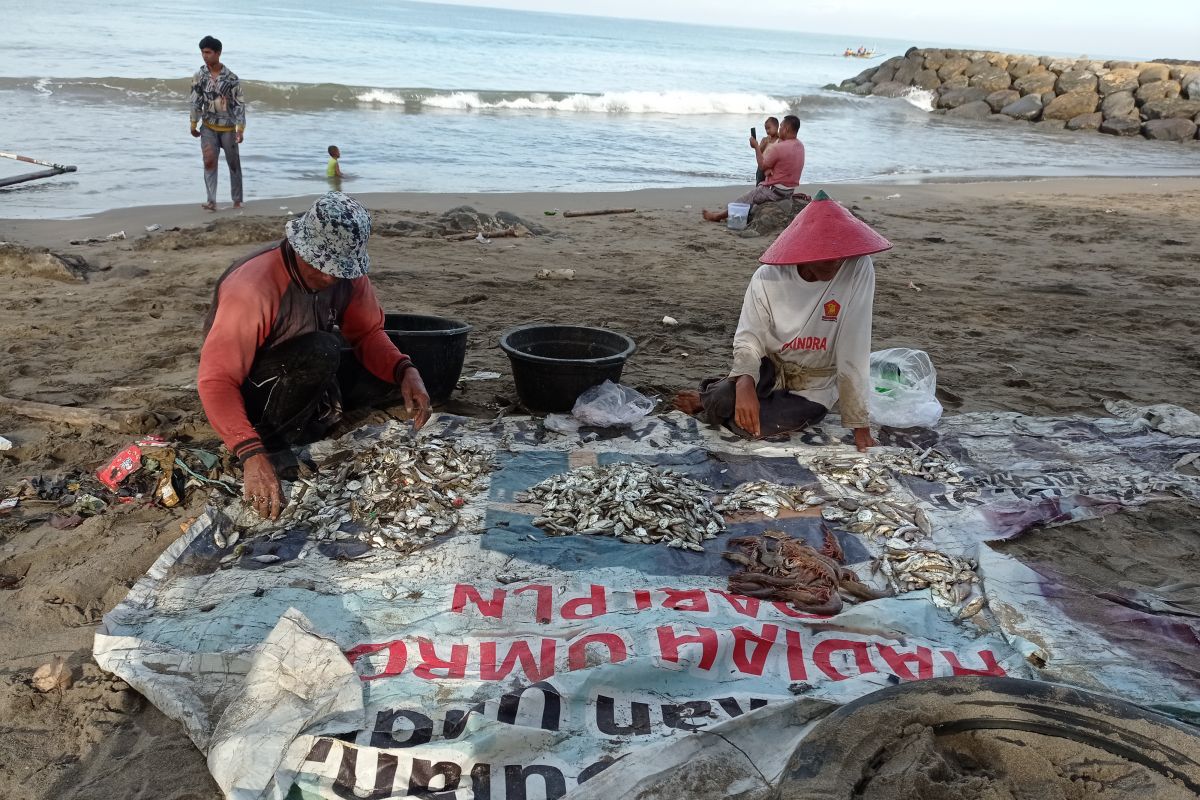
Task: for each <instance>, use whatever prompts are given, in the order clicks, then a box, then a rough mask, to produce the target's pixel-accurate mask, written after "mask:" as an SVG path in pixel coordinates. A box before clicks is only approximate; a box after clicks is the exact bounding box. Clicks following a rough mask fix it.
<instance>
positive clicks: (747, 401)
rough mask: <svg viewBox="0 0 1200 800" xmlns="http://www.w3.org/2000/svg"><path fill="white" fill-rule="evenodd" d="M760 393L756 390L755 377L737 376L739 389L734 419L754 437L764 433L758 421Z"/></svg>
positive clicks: (736, 396) (737, 390)
mask: <svg viewBox="0 0 1200 800" xmlns="http://www.w3.org/2000/svg"><path fill="white" fill-rule="evenodd" d="M758 412H759V403H758V393H757V392H756V391H755V386H754V379H753V378H751V377H750V376H749V375H739V376H738V377H737V389H736V394H735V402H734V409H733V421H734V422H736V423H737V424H738V427H739V428H741V429H742V430H744V431H745V432H746V433H748V434H750V435H751V436H753V437H754V438H756V439H757V438H758V437H759V436H761V435H762V429H761V427H760V426H759V421H758Z"/></svg>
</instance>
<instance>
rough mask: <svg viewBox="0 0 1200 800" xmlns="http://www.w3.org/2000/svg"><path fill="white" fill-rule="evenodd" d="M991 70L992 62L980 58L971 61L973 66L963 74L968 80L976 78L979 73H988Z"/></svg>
mask: <svg viewBox="0 0 1200 800" xmlns="http://www.w3.org/2000/svg"><path fill="white" fill-rule="evenodd" d="M991 68H992V62H990V61H988V60H987V58H986V57H984V56H980V57H979V58H973V59H971V66H969V67H967V69H966V70H965V71H964V73H963V74H964V75H966V76H967V77H968V78H974V77H975V76H976V75H978V74H979V73H981V72H986V71H987V70H989V69H991ZM1006 71H1007V70H1006Z"/></svg>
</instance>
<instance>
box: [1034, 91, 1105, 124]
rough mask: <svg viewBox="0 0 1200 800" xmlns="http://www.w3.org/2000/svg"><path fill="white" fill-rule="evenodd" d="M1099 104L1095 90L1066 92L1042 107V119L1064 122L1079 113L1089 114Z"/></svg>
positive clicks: (1098, 96) (1098, 97)
mask: <svg viewBox="0 0 1200 800" xmlns="http://www.w3.org/2000/svg"><path fill="white" fill-rule="evenodd" d="M1099 106H1100V95H1098V94H1096V93H1095V92H1068V93H1067V94H1060V95H1059V96H1058V97H1056V98H1054V100H1052V101H1051V102H1050V104H1049V105H1047V106H1046V107H1045V108H1044V109H1042V119H1061V120H1063V121H1064V122H1065V121H1066V120H1069V119H1070V118H1071V117H1078V116H1079V115H1080V114H1090V113H1092V112H1093V111H1095V110H1096V109H1097V108H1098V107H1099Z"/></svg>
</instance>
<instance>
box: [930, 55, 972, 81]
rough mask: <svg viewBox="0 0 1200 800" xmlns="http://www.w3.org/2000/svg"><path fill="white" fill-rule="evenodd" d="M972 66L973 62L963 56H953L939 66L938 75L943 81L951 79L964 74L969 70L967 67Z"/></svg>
mask: <svg viewBox="0 0 1200 800" xmlns="http://www.w3.org/2000/svg"><path fill="white" fill-rule="evenodd" d="M969 66H971V62H970V60H968V59H965V58H963V57H962V56H952V57H950V58H947V59H946V63H945V64H942V65H941V66H940V67H938V71H937V74H938V77H939V78H941V79H942V80H943V81H946V80H949V79H950V78H953V77H955V76H956V75H962V74H963V73H964V72H966V71H967V67H969Z"/></svg>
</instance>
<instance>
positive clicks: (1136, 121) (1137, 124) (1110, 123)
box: [1100, 114, 1142, 136]
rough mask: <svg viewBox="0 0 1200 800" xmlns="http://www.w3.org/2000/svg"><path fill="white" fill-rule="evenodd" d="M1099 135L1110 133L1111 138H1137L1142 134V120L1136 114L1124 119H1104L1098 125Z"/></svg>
mask: <svg viewBox="0 0 1200 800" xmlns="http://www.w3.org/2000/svg"><path fill="white" fill-rule="evenodd" d="M1100 132H1101V133H1111V134H1112V135H1113V136H1137V135H1138V134H1139V133H1141V132H1142V118H1141V116H1140V115H1138V114H1129V115H1127V116H1124V117H1105V119H1104V122H1102V123H1100Z"/></svg>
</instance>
